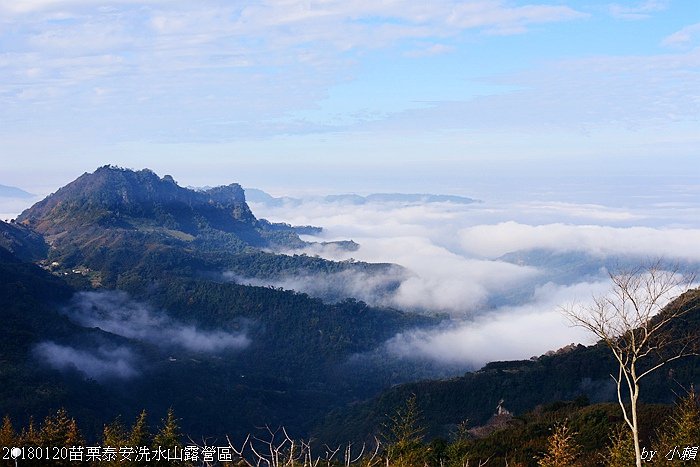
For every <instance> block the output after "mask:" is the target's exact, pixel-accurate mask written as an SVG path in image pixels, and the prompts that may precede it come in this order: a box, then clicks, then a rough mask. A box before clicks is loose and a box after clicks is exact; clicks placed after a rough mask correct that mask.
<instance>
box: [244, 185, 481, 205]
mask: <svg viewBox="0 0 700 467" xmlns="http://www.w3.org/2000/svg"><path fill="white" fill-rule="evenodd" d="M245 193H246V197H247V199H248V200H249V201H251V202H253V203H260V204H265V205H267V206H270V207H279V206H284V205H292V206H293V205H299V204H301V203H303V202H304V201H305V200H310V201H320V202H324V203H338V204H353V205H362V204H367V203H401V204H425V203H454V204H472V203H479V202H481V201H479V200H476V199H472V198H467V197H465V196H456V195H434V194H420V193H373V194H370V195H367V196H360V195H356V194H339V195H327V196H319V197H310V198H294V197H289V196H282V197H274V196H272V195H270V194H269V193H266V192H265V191H263V190H259V189H256V188H245Z"/></svg>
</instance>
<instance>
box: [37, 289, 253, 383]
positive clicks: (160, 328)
mask: <svg viewBox="0 0 700 467" xmlns="http://www.w3.org/2000/svg"><path fill="white" fill-rule="evenodd" d="M63 313H64V314H65V315H66V316H68V317H69V318H70V319H71V321H73V322H75V323H76V324H79V325H81V326H84V327H86V328H99V329H101V330H103V331H106V332H108V333H111V334H114V335H116V336H121V337H123V338H127V339H129V340H131V341H136V342H138V343H140V344H145V345H147V346H156V347H159V348H161V349H164V350H168V351H170V350H185V351H189V352H196V353H199V354H202V353H206V354H216V353H220V352H224V351H234V350H241V349H244V348H245V347H247V346H248V345H249V344H250V339H249V338H248V337H247V336H246V335H245V334H244V333H231V332H225V331H222V330H213V331H205V330H202V329H199V328H198V327H197V326H195V325H193V324H184V323H181V322H178V321H177V320H174V319H172V318H170V317H169V316H168V315H167V314H166V313H165V312H163V311H159V310H155V309H153V308H152V307H151V306H149V305H147V304H145V303H141V302H138V301H136V300H132V299H131V298H130V297H129V295H128V294H127V293H126V292H120V291H103V292H79V293H76V294H75V295H74V296H73V298H72V300H71V302H70V304H69V305H68V306H67V307H65V308H64V310H63ZM102 337H103V338H101V339H100V340H99V342H95V341H93V340H92V339H89V340H88V341H84V342H81V343H80V345H79V346H76V345H75V344H71V345H66V344H59V343H56V342H53V341H46V342H41V343H39V344H37V345H36V346H35V347H34V349H33V350H34V355H35V356H36V357H37V358H38V359H39V360H40V361H42V362H44V363H46V364H47V365H49V366H50V367H51V368H54V369H56V370H60V371H78V372H80V373H82V374H83V375H85V376H87V377H88V378H92V379H94V380H96V381H105V380H113V379H129V378H133V377H136V376H138V375H139V374H140V373H141V371H142V370H143V362H144V359H142V358H140V351H139V349H138V348H137V345H130V344H125V343H119V344H115V343H109V339H107V337H106V336H104V335H103V336H102ZM122 340H123V339H122Z"/></svg>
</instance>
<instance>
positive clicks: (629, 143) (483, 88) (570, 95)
mask: <svg viewBox="0 0 700 467" xmlns="http://www.w3.org/2000/svg"><path fill="white" fill-rule="evenodd" d="M699 116H700V4H699V3H698V2H697V1H695V0H675V1H674V0H668V1H663V0H647V1H629V2H618V3H612V2H607V1H594V0H591V1H586V0H582V1H573V0H569V1H565V0H562V1H538V0H528V1H515V0H502V1H498V0H475V1H464V0H463V1H455V0H433V1H431V2H423V1H415V0H385V1H381V0H379V1H378V0H371V1H370V0H276V1H273V0H269V1H236V2H225V1H215V0H211V1H209V0H203V1H185V0H182V1H181V0H169V1H165V0H152V1H138V0H114V1H112V2H102V1H95V0H26V1H21V2H17V1H10V0H0V142H2V149H1V150H0V183H3V184H8V185H16V186H20V187H22V188H25V189H28V190H31V191H34V192H36V193H46V192H49V191H53V190H55V189H56V188H57V187H58V186H60V185H62V184H64V183H66V182H68V181H70V180H72V179H73V178H75V177H76V176H77V175H79V174H81V173H82V172H85V171H92V170H94V169H95V168H96V167H98V166H100V165H104V164H108V163H112V164H118V165H122V166H127V167H134V168H141V167H150V168H152V169H154V170H156V171H157V172H158V173H160V174H165V173H170V174H172V175H173V176H174V177H175V178H176V179H177V180H179V181H180V183H181V184H183V185H188V184H191V185H204V184H208V185H214V184H218V183H229V182H232V181H239V182H241V183H243V184H244V185H247V186H259V187H262V188H267V189H270V190H271V191H273V192H274V191H276V192H277V193H282V192H298V191H313V190H320V191H359V192H362V191H386V190H401V191H450V192H464V193H465V194H470V191H472V190H471V189H470V186H473V185H470V183H472V184H473V183H476V182H478V181H482V182H483V180H484V179H487V180H496V181H495V182H494V183H501V182H499V181H498V180H500V179H501V177H506V178H507V179H509V180H513V179H514V180H518V178H519V177H520V178H521V179H522V180H526V179H529V180H531V179H536V178H537V177H545V178H549V179H550V180H553V179H557V178H560V177H569V178H571V177H573V178H576V177H585V178H587V179H600V180H603V178H600V177H599V176H600V175H606V176H607V178H605V180H611V179H612V180H615V179H616V177H624V176H632V177H639V176H640V175H642V176H645V177H651V176H653V177H662V178H663V177H665V178H666V179H667V181H668V180H673V179H674V178H677V177H680V176H685V177H689V176H691V177H692V176H693V174H697V173H700V170H699V169H700V162H698V160H699V159H698V157H699V156H700V154H698V148H700V124H699V123H698V117H699ZM467 181H469V183H467Z"/></svg>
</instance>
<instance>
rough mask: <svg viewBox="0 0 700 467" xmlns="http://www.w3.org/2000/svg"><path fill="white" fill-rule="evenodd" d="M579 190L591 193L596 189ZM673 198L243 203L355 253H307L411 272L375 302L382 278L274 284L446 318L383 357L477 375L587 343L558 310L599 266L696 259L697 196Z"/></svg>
mask: <svg viewBox="0 0 700 467" xmlns="http://www.w3.org/2000/svg"><path fill="white" fill-rule="evenodd" d="M587 190H589V191H587V192H586V193H589V192H590V193H593V192H594V191H595V187H587ZM674 190H675V191H669V193H672V195H671V194H669V196H668V198H666V199H662V198H659V197H657V196H656V197H653V198H649V197H648V196H645V191H644V190H641V189H640V192H639V193H638V194H634V193H629V194H628V196H627V198H626V199H625V200H624V201H622V202H618V203H616V205H612V206H606V205H603V204H600V203H598V202H596V203H590V202H588V201H586V202H578V201H577V200H576V199H575V198H576V194H575V193H571V192H568V193H561V195H563V196H561V197H560V198H559V199H564V200H565V201H559V200H558V199H557V198H556V195H554V194H553V195H552V197H551V198H549V199H544V200H542V201H538V200H534V201H529V200H527V199H516V200H512V201H503V200H501V201H498V202H489V198H488V196H484V195H483V194H479V196H478V197H479V198H481V199H484V201H485V202H484V203H477V204H468V205H459V204H453V203H379V202H377V203H365V204H362V205H353V204H350V203H345V204H343V203H327V202H321V201H319V200H318V199H316V200H306V201H305V202H302V203H301V204H299V203H296V204H294V205H284V204H282V205H276V206H273V205H265V204H262V203H252V208H253V211H254V212H255V213H256V215H258V216H260V217H265V218H268V219H270V220H272V221H284V222H290V223H292V224H296V225H318V226H322V227H323V228H324V231H323V232H322V233H321V234H320V235H318V236H315V237H306V239H307V240H312V241H334V240H346V239H352V240H354V241H356V242H357V243H359V244H360V248H359V249H358V250H357V251H353V252H347V251H342V250H339V249H327V248H321V247H319V246H311V247H309V248H307V249H306V250H305V252H306V253H308V254H318V255H320V256H322V257H326V258H328V259H333V260H347V259H349V258H351V257H352V258H355V259H357V260H361V261H368V262H388V263H396V264H399V265H401V266H403V267H404V268H406V270H407V271H408V273H409V274H408V275H407V277H406V278H404V279H403V280H402V281H401V283H400V285H399V286H398V287H397V288H395V289H392V290H391V291H389V292H388V293H383V294H375V293H372V291H376V290H377V289H376V287H375V286H374V284H376V283H377V282H381V280H382V278H367V277H363V276H362V275H352V274H350V273H348V275H347V276H344V277H330V278H324V277H323V276H319V277H313V278H309V277H303V278H286V279H284V280H281V281H278V282H277V283H276V284H274V285H277V286H281V287H285V288H292V289H295V290H301V291H305V292H308V293H310V294H312V295H314V294H319V291H322V290H324V288H326V287H331V286H332V287H336V288H338V287H341V288H344V290H345V291H346V292H347V293H348V294H355V295H354V296H356V297H357V298H361V299H363V300H366V301H368V302H369V303H374V304H378V305H390V306H396V307H398V308H401V309H406V310H421V311H429V312H439V313H448V314H449V315H450V316H451V319H450V320H449V321H448V322H446V323H445V325H444V326H443V327H442V328H440V329H437V330H414V331H412V332H406V333H403V334H400V335H397V336H395V337H394V338H393V339H391V340H390V341H389V342H387V344H386V348H385V350H386V351H388V352H389V353H390V354H392V355H394V356H403V357H421V358H426V357H427V358H431V359H434V360H436V361H441V362H445V363H449V364H463V365H465V366H469V367H475V366H479V365H481V364H483V363H485V362H487V361H490V360H496V359H517V358H529V357H530V356H533V355H541V354H543V353H545V352H546V351H548V350H552V349H557V348H560V347H562V346H564V345H568V344H570V343H572V342H590V338H589V336H587V335H586V334H585V333H584V332H582V331H581V330H580V329H577V328H571V327H570V326H569V323H568V322H567V321H566V320H565V319H564V318H563V317H562V315H561V313H560V311H559V309H560V306H561V305H563V304H571V303H573V302H585V301H586V300H589V299H590V298H591V296H592V295H593V294H601V293H603V292H605V291H606V289H607V288H608V286H609V282H608V277H607V274H608V267H610V265H611V264H615V262H616V261H618V260H620V259H622V260H623V263H624V262H630V261H631V262H636V261H643V260H647V259H650V258H657V257H663V258H664V259H666V260H668V261H670V262H674V261H678V262H681V263H685V264H688V263H691V264H692V263H698V262H700V243H699V242H697V239H698V238H700V223H699V222H698V218H699V217H698V214H700V209H699V208H700V203H699V202H698V200H697V199H696V198H697V193H696V190H695V191H693V189H692V187H690V188H688V187H685V188H683V187H674ZM586 193H583V194H581V195H580V197H581V199H586ZM541 196H542V195H541V194H540V197H541ZM535 198H536V197H535ZM508 253H516V254H508ZM504 255H505V256H504ZM325 280H327V282H325ZM339 283H340V284H342V286H341V285H339Z"/></svg>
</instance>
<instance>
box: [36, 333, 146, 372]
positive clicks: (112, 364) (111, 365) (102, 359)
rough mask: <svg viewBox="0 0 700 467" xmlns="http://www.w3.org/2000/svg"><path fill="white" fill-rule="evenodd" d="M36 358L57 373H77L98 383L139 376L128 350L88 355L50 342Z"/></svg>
mask: <svg viewBox="0 0 700 467" xmlns="http://www.w3.org/2000/svg"><path fill="white" fill-rule="evenodd" d="M34 354H35V355H36V356H37V357H39V358H40V359H41V360H43V361H44V362H46V363H47V364H48V365H49V366H50V367H52V368H54V369H56V370H61V371H64V370H72V371H77V372H79V373H82V374H83V375H85V376H87V377H89V378H92V379H95V380H97V381H104V380H109V379H114V378H117V379H129V378H133V377H134V376H137V375H138V371H137V370H136V366H135V362H134V361H135V357H134V355H133V353H132V352H131V351H130V350H129V349H127V348H126V347H116V348H107V347H100V348H97V349H92V350H89V351H88V350H82V349H76V348H74V347H71V346H68V345H60V344H56V343H55V342H51V341H47V342H42V343H40V344H37V345H36V346H35V347H34Z"/></svg>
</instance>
